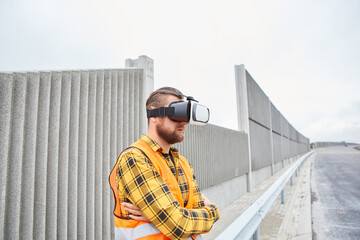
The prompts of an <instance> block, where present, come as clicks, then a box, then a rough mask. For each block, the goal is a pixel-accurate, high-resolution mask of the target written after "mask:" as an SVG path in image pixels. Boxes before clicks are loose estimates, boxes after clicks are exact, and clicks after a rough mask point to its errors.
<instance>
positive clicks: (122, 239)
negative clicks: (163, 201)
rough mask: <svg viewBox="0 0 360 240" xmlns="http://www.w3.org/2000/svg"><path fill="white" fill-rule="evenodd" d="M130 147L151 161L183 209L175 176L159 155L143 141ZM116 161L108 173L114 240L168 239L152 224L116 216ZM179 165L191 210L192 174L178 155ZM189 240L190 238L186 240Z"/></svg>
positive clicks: (199, 238) (192, 200) (117, 204)
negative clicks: (185, 182)
mask: <svg viewBox="0 0 360 240" xmlns="http://www.w3.org/2000/svg"><path fill="white" fill-rule="evenodd" d="M131 147H134V148H137V149H140V150H141V152H143V153H144V154H145V155H146V156H147V158H148V159H149V160H150V161H151V163H152V165H153V167H154V169H155V171H156V172H158V173H159V174H160V175H161V176H162V177H163V178H164V180H165V182H166V183H167V185H168V187H169V189H170V191H171V192H172V194H173V195H174V197H175V199H176V200H177V201H178V202H179V203H180V205H181V206H182V207H184V203H183V199H182V197H181V190H180V187H179V183H178V182H177V180H176V178H175V176H174V175H173V173H172V172H171V170H170V168H169V167H168V165H167V164H166V162H165V161H164V160H163V158H162V157H161V156H160V155H159V153H157V152H154V150H153V149H152V148H151V147H150V146H149V145H148V144H147V143H146V141H144V140H143V139H139V140H138V141H137V142H135V143H133V144H132V145H131ZM120 159H121V154H120V156H119V158H118V161H119V160H120ZM118 161H117V163H116V164H115V167H114V168H113V170H112V171H111V173H110V176H109V182H110V186H111V188H112V190H113V193H114V201H115V210H114V220H115V240H134V239H139V240H140V239H141V240H155V239H164V240H167V239H170V238H168V237H166V236H165V235H164V234H162V233H161V232H160V230H159V229H157V228H156V227H155V226H154V225H153V224H151V223H146V222H139V221H135V220H126V219H122V218H120V217H118V216H121V214H120V211H122V210H121V203H120V202H119V201H118V197H117V194H118V191H117V190H118V189H117V183H116V166H117V165H118ZM179 165H180V167H181V168H182V170H183V172H184V175H185V177H186V179H187V183H188V189H189V196H188V203H187V205H186V208H187V209H192V208H193V206H194V203H195V198H194V194H193V191H192V190H191V189H193V182H192V173H191V171H190V169H191V167H190V165H189V163H188V162H187V161H186V159H185V158H184V157H183V156H180V155H179ZM187 239H189V240H191V239H192V238H187ZM201 239H202V238H201V236H200V235H198V236H197V237H196V240H201Z"/></svg>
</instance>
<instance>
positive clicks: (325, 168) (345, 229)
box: [311, 146, 360, 240]
mask: <svg viewBox="0 0 360 240" xmlns="http://www.w3.org/2000/svg"><path fill="white" fill-rule="evenodd" d="M311 202H312V209H311V210H312V223H313V225H312V227H313V228H312V229H313V240H322V239H326V240H328V239H341V240H346V239H356V240H358V239H360V151H359V150H356V149H355V148H354V147H353V146H348V147H345V146H344V147H331V148H323V149H319V150H318V151H317V153H316V156H315V158H314V160H313V162H312V167H311Z"/></svg>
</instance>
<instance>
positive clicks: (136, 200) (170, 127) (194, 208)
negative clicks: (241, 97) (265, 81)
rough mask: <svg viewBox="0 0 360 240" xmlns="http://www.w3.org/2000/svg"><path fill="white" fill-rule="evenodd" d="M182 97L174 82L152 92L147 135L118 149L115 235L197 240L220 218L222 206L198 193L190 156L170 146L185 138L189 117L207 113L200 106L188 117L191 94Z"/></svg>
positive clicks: (113, 174) (113, 182) (112, 178)
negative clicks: (183, 154) (124, 147)
mask: <svg viewBox="0 0 360 240" xmlns="http://www.w3.org/2000/svg"><path fill="white" fill-rule="evenodd" d="M183 97H184V95H183V94H182V93H181V92H180V91H179V90H177V89H175V88H171V87H163V88H160V89H158V90H156V91H155V92H153V93H151V94H150V96H149V98H148V99H147V101H146V109H147V113H148V115H147V116H148V131H147V134H146V135H142V136H141V137H140V139H139V140H138V141H136V142H135V143H133V144H131V145H130V147H128V148H126V149H125V150H124V151H123V152H122V153H121V154H120V156H119V158H118V161H117V163H116V165H115V167H114V169H113V170H112V172H111V174H110V177H109V181H110V185H111V188H112V190H113V194H114V201H115V209H114V223H115V239H116V240H120V239H131V240H133V239H142V240H143V239H148V240H150V239H197V240H199V239H202V238H201V235H200V234H201V233H206V232H209V231H210V229H211V228H212V226H213V224H214V223H215V222H216V221H217V220H218V219H219V217H220V213H219V209H218V207H217V206H216V205H215V204H213V203H211V202H210V201H209V200H208V199H207V198H206V197H205V196H204V195H202V194H201V193H200V192H199V187H198V184H197V182H196V180H195V176H194V172H193V169H192V168H191V166H190V164H189V163H188V161H187V160H186V159H185V158H184V157H183V156H181V155H179V153H178V150H177V149H175V148H174V147H172V146H171V145H172V144H175V143H179V142H182V141H183V140H184V133H185V126H186V125H187V124H188V122H190V123H191V121H194V122H196V121H201V118H203V116H205V117H206V116H207V115H206V114H209V113H207V111H208V110H206V109H207V108H206V109H205V110H204V108H203V106H201V105H197V108H196V107H194V109H197V110H193V111H195V112H194V114H195V113H197V114H198V115H197V117H194V120H189V118H190V117H189V116H188V115H189V114H190V113H189V112H190V108H188V106H190V105H191V104H190V103H191V101H190V100H191V99H193V98H191V97H188V99H190V100H189V102H186V101H184V99H183ZM188 104H189V105H188ZM195 104H196V103H195ZM191 106H192V105H191ZM194 106H195V105H194ZM184 109H185V110H184ZM191 109H193V108H191ZM183 115H184V116H185V115H186V116H185V117H184V116H183ZM199 119H200V120H199ZM207 121H208V120H206V122H207Z"/></svg>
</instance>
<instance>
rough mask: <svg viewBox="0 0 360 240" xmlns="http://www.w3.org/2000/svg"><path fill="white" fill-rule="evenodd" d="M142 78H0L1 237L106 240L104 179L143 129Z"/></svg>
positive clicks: (121, 72)
mask: <svg viewBox="0 0 360 240" xmlns="http://www.w3.org/2000/svg"><path fill="white" fill-rule="evenodd" d="M143 80H144V71H143V70H142V69H111V70H90V71H59V72H29V73H26V72H23V73H0V86H1V88H0V107H1V108H0V127H1V130H0V133H1V135H0V137H1V143H0V144H1V145H0V146H1V149H5V151H1V152H0V163H1V166H0V169H1V172H0V174H1V176H0V177H1V186H0V190H1V200H0V210H1V212H0V217H1V219H2V221H1V224H0V234H1V236H2V237H1V238H4V239H28V238H34V239H111V238H112V235H113V233H112V232H113V219H112V208H113V199H112V194H111V192H110V187H109V184H108V175H109V173H110V170H111V169H112V167H113V165H114V164H115V162H116V160H117V156H118V154H119V153H120V152H121V150H122V149H123V148H125V147H126V145H128V144H130V143H131V141H134V140H135V139H137V138H138V137H139V136H140V134H141V133H143V132H144V131H145V129H144V124H145V121H146V119H142V118H144V117H145V115H144V114H143V111H142V110H143V108H144V106H145V102H144V97H143V94H144V91H145V87H144V86H145V84H144V81H143ZM140 109H141V110H140ZM124 119H125V120H124Z"/></svg>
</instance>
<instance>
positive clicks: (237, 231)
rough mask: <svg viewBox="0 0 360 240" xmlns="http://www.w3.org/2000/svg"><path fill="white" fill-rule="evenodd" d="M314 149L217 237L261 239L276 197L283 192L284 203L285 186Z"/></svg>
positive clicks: (282, 200)
mask: <svg viewBox="0 0 360 240" xmlns="http://www.w3.org/2000/svg"><path fill="white" fill-rule="evenodd" d="M313 153H314V151H311V152H308V153H306V154H305V155H304V156H302V157H300V159H299V160H297V161H296V162H295V163H294V164H293V165H292V166H291V167H289V169H288V170H286V171H285V172H284V173H283V174H282V175H281V176H280V177H279V178H278V179H277V180H276V181H275V183H274V184H273V185H272V186H271V187H270V188H269V189H268V190H267V191H266V192H265V193H263V195H261V197H259V198H258V199H257V200H256V201H255V202H254V203H253V204H252V205H251V206H250V207H249V208H248V209H247V210H245V212H243V213H242V214H241V215H240V216H239V217H238V218H237V219H236V220H235V221H234V222H233V223H232V224H230V225H229V226H228V227H227V228H226V229H225V230H224V231H223V232H222V233H221V234H220V235H218V236H217V237H216V238H215V239H216V240H221V239H236V240H238V239H242V240H244V239H250V238H251V237H252V239H253V240H259V239H260V223H261V222H262V220H263V219H264V218H265V216H266V214H267V213H268V211H269V210H270V208H271V206H272V205H273V203H274V202H275V200H276V198H277V197H278V196H279V194H281V202H282V203H284V201H285V199H284V188H285V185H286V184H287V183H288V181H289V180H290V183H291V185H292V176H293V174H294V172H295V174H296V176H297V171H298V169H299V168H300V167H301V166H302V164H303V163H304V161H305V160H306V159H307V158H308V157H309V156H310V155H311V154H313Z"/></svg>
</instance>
